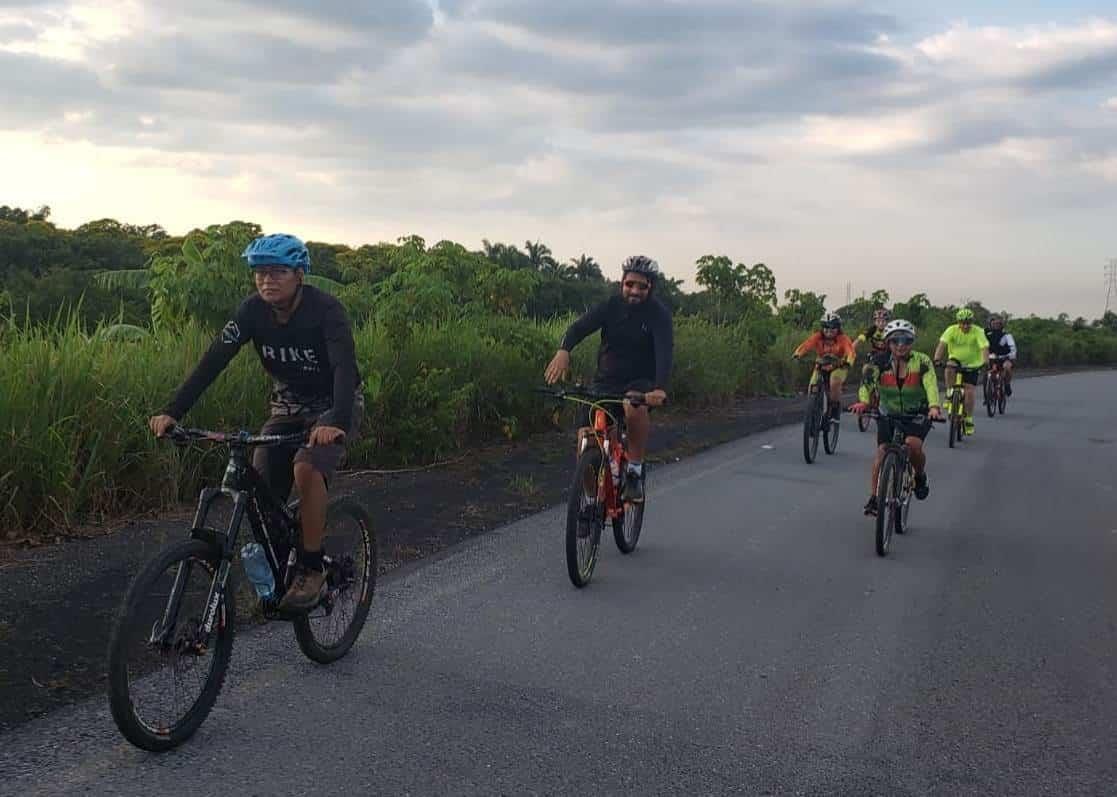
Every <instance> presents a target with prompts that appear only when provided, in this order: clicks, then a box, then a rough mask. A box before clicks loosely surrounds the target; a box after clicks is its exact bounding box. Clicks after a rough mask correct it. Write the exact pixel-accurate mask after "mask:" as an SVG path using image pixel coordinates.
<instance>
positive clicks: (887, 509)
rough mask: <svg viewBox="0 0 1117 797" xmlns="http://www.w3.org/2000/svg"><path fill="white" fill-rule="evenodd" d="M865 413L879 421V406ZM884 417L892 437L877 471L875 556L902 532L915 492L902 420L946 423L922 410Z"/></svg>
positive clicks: (887, 548)
mask: <svg viewBox="0 0 1117 797" xmlns="http://www.w3.org/2000/svg"><path fill="white" fill-rule="evenodd" d="M864 414H866V415H871V416H872V417H873V418H874V419H875V420H876V421H877V423H880V419H881V413H880V411H879V410H868V411H866V412H865V413H864ZM887 417H888V419H889V420H890V421H894V423H893V424H892V440H891V441H889V442H888V444H887V445H886V446H885V448H884V456H882V457H881V460H880V470H879V471H878V473H877V501H878V502H879V506H880V508H879V510H878V511H877V515H876V517H875V518H874V521H875V529H874V531H875V534H876V549H877V556H887V555H888V550H889V548H890V547H891V545H892V533H893V532H895V533H897V534H904V533H905V532H906V531H907V530H908V528H909V527H908V517H909V515H910V513H911V504H912V499H913V498H914V492H915V469H914V468H912V465H911V459H910V458H909V456H908V447H907V444H906V443H905V442H904V440H905V434H904V424H923V423H926V422H927V421H931V422H933V423H946V421H945V420H942V419H937V418H928V417H927V416H926V415H922V414H919V415H892V414H889V415H888V416H887Z"/></svg>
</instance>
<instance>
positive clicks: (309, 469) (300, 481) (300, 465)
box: [295, 462, 325, 493]
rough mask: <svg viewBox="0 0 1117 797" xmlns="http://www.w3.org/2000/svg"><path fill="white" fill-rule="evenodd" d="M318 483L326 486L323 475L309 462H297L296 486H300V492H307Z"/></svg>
mask: <svg viewBox="0 0 1117 797" xmlns="http://www.w3.org/2000/svg"><path fill="white" fill-rule="evenodd" d="M316 483H321V484H325V479H323V478H322V474H321V473H319V472H318V471H317V470H316V469H315V467H314V466H313V465H311V464H310V463H309V462H296V463H295V484H296V485H298V488H299V492H300V493H301V492H305V491H306V489H307V488H308V487H312V486H314V485H315V484H316Z"/></svg>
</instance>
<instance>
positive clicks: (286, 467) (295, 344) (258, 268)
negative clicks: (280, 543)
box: [148, 234, 364, 611]
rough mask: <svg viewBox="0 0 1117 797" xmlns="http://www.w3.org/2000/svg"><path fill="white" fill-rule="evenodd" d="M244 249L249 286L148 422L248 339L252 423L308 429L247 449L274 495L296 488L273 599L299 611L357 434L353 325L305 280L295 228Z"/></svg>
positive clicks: (165, 416) (309, 603)
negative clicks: (267, 408)
mask: <svg viewBox="0 0 1117 797" xmlns="http://www.w3.org/2000/svg"><path fill="white" fill-rule="evenodd" d="M242 257H244V259H245V260H246V261H247V262H248V265H249V267H250V268H251V269H252V272H253V278H254V279H255V281H256V293H254V294H252V295H251V296H249V297H248V298H246V299H245V300H244V301H243V302H241V304H240V307H239V308H237V311H236V314H235V315H234V316H233V318H232V320H230V321H229V322H228V323H227V324H225V327H224V328H223V329H222V330H221V332H220V333H219V334H218V335H217V338H216V339H215V340H214V341H213V344H212V345H211V346H210V347H209V350H208V351H206V353H205V354H204V355H203V356H202V359H201V361H200V362H199V363H198V365H197V366H196V367H195V368H194V370H193V371H192V372H191V374H190V375H189V376H188V377H187V378H186V381H185V382H183V383H182V385H181V386H180V387H179V388H178V390H177V391H176V392H175V395H174V397H173V398H172V399H171V403H170V404H169V405H167V408H166V409H165V410H164V411H163V413H162V414H160V415H156V416H154V417H152V418H151V419H150V420H149V421H148V425H149V426H150V427H151V431H152V432H153V433H154V434H155V435H156V436H158V437H162V436H164V435H165V434H166V433H167V432H168V431H170V429H171V428H172V427H174V426H175V425H176V424H177V423H178V421H179V419H180V418H182V417H183V416H184V415H185V414H186V413H187V412H188V411H189V410H190V408H191V407H192V406H194V403H195V402H196V401H197V400H198V399H199V398H200V397H201V395H202V393H203V392H205V390H206V388H208V387H209V386H210V384H212V383H213V381H214V380H215V379H216V378H217V377H218V375H219V374H220V373H221V372H222V371H223V370H224V369H225V367H226V366H227V365H228V364H229V363H230V362H231V361H232V359H233V357H235V356H236V354H237V352H239V351H240V349H241V347H242V346H244V344H246V343H247V342H249V341H252V343H253V345H254V346H255V348H256V353H257V355H258V356H259V358H260V363H261V364H262V365H263V366H264V370H265V371H267V372H268V374H270V375H271V377H272V378H273V380H274V390H273V391H272V394H271V417H270V418H268V420H267V422H265V424H264V426H263V428H262V429H261V430H260V433H261V434H289V433H292V432H296V431H302V430H305V431H306V432H308V434H309V445H308V446H307V447H305V448H299V449H297V450H296V449H291V448H257V449H256V451H255V452H254V454H253V465H254V467H255V468H256V470H258V471H259V472H260V474H261V475H262V476H263V478H264V480H265V481H266V482H267V484H268V486H269V487H270V488H271V489H272V490H273V491H274V492H275V494H276V495H277V496H279V497H280V498H281V499H283V500H286V498H287V496H288V494H289V493H290V492H291V484H292V481H293V482H294V484H295V485H296V486H297V487H298V489H299V498H300V507H299V516H300V519H301V526H302V539H301V540H300V545H299V553H298V556H299V561H298V564H297V567H296V570H295V578H294V581H293V582H292V584H291V587H290V588H289V589H288V590H287V592H286V593H285V594H284V596H283V600H282V601H281V602H280V604H279V608H280V610H285V611H307V610H310V609H312V608H314V606H316V605H317V604H318V601H319V599H320V598H321V593H322V590H323V588H324V586H325V573H324V570H323V562H322V538H323V536H324V534H325V527H326V502H327V487H326V483H327V481H328V480H329V479H330V478H331V477H332V476H333V474H334V471H335V470H336V469H337V466H338V465H339V464H340V462H341V459H342V456H343V455H344V453H345V448H344V445H343V441H345V440H349V441H352V439H353V438H354V437H355V436H356V433H357V431H358V429H359V428H360V424H361V417H362V415H363V411H364V399H363V397H362V393H361V377H360V373H359V371H358V369H357V358H356V353H355V349H354V345H353V330H352V328H351V326H350V323H349V319H348V317H347V316H346V313H345V310H344V308H343V307H342V306H341V303H340V302H338V300H337V299H335V298H334V297H332V296H330V295H329V294H327V293H324V292H322V291H320V290H318V289H317V288H315V287H313V286H311V285H306V284H304V282H303V278H304V275H305V274H307V273H308V272H309V271H310V253H309V252H308V251H307V248H306V246H305V245H304V244H303V242H302V241H301V240H299V239H298V238H296V237H295V236H293V235H283V234H275V235H265V236H262V237H259V238H257V239H255V240H254V241H252V243H250V244H249V245H248V248H246V249H245V250H244V254H243V255H242Z"/></svg>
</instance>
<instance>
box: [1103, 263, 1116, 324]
mask: <svg viewBox="0 0 1117 797" xmlns="http://www.w3.org/2000/svg"><path fill="white" fill-rule="evenodd" d="M1115 293H1117V257H1114V258H1111V259H1110V261H1109V263H1108V264H1107V265H1106V267H1105V313H1108V312H1109V302H1110V300H1111V299H1112V298H1113V295H1114V294H1115ZM1105 313H1102V315H1105Z"/></svg>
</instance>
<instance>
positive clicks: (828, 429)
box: [822, 407, 842, 454]
mask: <svg viewBox="0 0 1117 797" xmlns="http://www.w3.org/2000/svg"><path fill="white" fill-rule="evenodd" d="M827 412H829V407H827ZM841 431H842V424H841V423H840V422H839V421H836V420H834V419H833V418H827V420H826V424H825V426H824V427H823V432H822V448H823V450H825V451H826V453H827V454H834V453H836V452H837V450H838V434H839V433H840V432H841Z"/></svg>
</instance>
